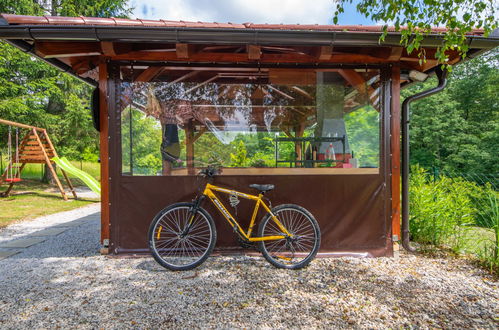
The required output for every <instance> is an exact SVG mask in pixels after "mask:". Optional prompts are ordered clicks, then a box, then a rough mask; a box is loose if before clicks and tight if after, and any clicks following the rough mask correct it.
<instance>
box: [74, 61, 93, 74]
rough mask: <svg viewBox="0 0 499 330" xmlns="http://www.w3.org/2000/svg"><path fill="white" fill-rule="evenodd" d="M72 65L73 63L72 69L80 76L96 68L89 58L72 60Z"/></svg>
mask: <svg viewBox="0 0 499 330" xmlns="http://www.w3.org/2000/svg"><path fill="white" fill-rule="evenodd" d="M73 62H74V63H73ZM70 63H71V67H72V68H73V70H74V71H75V72H76V73H77V74H79V75H82V74H85V73H87V72H88V71H90V70H92V69H94V68H95V66H94V64H93V63H92V61H91V60H90V59H88V58H84V59H71V61H70Z"/></svg>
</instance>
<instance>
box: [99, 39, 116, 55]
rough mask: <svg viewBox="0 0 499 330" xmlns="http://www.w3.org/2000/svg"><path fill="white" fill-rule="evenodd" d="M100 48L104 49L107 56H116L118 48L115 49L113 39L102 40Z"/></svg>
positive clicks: (103, 52) (103, 51)
mask: <svg viewBox="0 0 499 330" xmlns="http://www.w3.org/2000/svg"><path fill="white" fill-rule="evenodd" d="M100 48H101V51H102V54H104V55H105V56H116V55H117V53H116V50H115V49H114V42H112V41H102V42H101V43H100Z"/></svg>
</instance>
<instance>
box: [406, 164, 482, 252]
mask: <svg viewBox="0 0 499 330" xmlns="http://www.w3.org/2000/svg"><path fill="white" fill-rule="evenodd" d="M472 185H473V183H469V182H466V181H464V180H451V179H449V178H446V177H442V178H440V179H438V180H435V181H434V182H431V181H430V179H429V176H428V175H427V172H426V171H425V170H424V169H422V168H420V167H418V166H416V167H414V168H413V169H412V173H411V178H410V186H409V192H410V196H411V199H410V210H411V218H410V225H411V228H410V230H411V233H412V235H413V239H414V240H416V241H418V242H421V243H425V244H432V245H437V246H441V245H450V246H451V248H453V249H459V248H460V246H461V244H462V242H461V237H462V231H461V230H459V228H458V227H460V226H467V225H470V224H472V223H473V221H474V214H475V212H476V210H475V209H474V207H473V203H472V201H471V199H470V198H469V196H468V195H467V194H463V191H466V190H468V189H469V188H470V186H472Z"/></svg>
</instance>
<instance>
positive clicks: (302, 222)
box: [258, 204, 321, 269]
mask: <svg viewBox="0 0 499 330" xmlns="http://www.w3.org/2000/svg"><path fill="white" fill-rule="evenodd" d="M272 213H273V214H274V215H275V216H276V217H277V218H278V219H279V221H280V222H281V223H282V224H283V226H284V227H285V228H286V230H287V231H288V232H289V233H291V234H293V235H294V237H295V238H294V241H293V240H291V239H281V240H272V241H260V242H259V246H260V251H261V252H262V254H263V256H264V257H265V259H266V260H267V261H268V262H270V263H271V264H272V265H274V266H275V267H277V268H285V269H300V268H303V267H306V266H307V265H308V264H309V263H310V262H311V261H312V260H313V259H314V258H315V256H316V255H317V252H318V251H319V247H320V243H321V232H320V228H319V224H318V223H317V220H315V218H314V216H313V215H312V214H311V213H310V212H309V211H308V210H306V209H305V208H303V207H301V206H299V205H294V204H283V205H279V206H277V207H275V208H273V209H272ZM271 235H283V233H282V232H281V231H280V230H279V228H278V227H277V225H276V224H275V223H274V222H273V220H272V216H271V215H270V214H267V215H265V217H264V218H263V220H262V221H261V223H260V225H259V227H258V236H260V237H264V236H271ZM297 250H298V251H297ZM297 252H298V253H297Z"/></svg>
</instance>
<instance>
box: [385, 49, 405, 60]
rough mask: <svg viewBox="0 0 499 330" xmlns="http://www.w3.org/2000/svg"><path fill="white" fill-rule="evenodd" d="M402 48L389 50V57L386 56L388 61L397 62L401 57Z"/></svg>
mask: <svg viewBox="0 0 499 330" xmlns="http://www.w3.org/2000/svg"><path fill="white" fill-rule="evenodd" d="M403 50H404V47H392V48H391V50H390V56H388V60H389V61H393V62H397V61H399V60H400V57H401V56H402V52H403Z"/></svg>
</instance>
